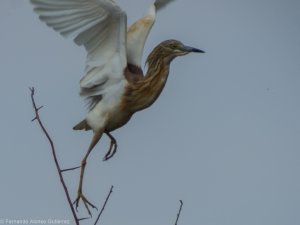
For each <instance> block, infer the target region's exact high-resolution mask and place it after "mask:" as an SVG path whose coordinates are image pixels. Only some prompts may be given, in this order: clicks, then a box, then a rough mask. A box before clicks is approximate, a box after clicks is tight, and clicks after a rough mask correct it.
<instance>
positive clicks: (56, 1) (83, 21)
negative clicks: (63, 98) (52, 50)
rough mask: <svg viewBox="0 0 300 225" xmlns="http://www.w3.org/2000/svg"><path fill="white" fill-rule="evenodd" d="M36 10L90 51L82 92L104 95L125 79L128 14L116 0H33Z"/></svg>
mask: <svg viewBox="0 0 300 225" xmlns="http://www.w3.org/2000/svg"><path fill="white" fill-rule="evenodd" d="M31 3H32V4H33V5H34V10H35V12H36V13H37V14H38V15H39V16H40V19H41V20H42V21H44V22H45V23H46V24H47V25H48V26H50V27H52V28H53V29H54V30H56V31H58V32H59V33H60V34H61V35H62V36H64V37H70V36H71V37H73V38H74V42H75V43H76V44H77V45H83V46H84V47H85V49H86V51H87V59H86V63H87V65H86V75H85V76H84V77H83V78H82V79H81V81H80V87H81V93H80V94H81V95H82V96H87V97H88V96H94V95H101V94H104V93H105V92H106V91H107V89H109V87H110V86H111V85H114V84H117V83H119V82H120V81H121V80H123V79H124V76H123V70H124V68H125V67H126V65H127V60H126V14H125V12H123V11H122V9H121V8H120V7H119V6H118V5H117V4H116V3H115V2H114V1H113V0H31Z"/></svg>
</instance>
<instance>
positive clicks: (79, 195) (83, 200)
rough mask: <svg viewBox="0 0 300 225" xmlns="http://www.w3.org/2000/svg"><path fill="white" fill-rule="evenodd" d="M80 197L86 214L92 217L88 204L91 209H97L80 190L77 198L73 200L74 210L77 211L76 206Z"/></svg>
mask: <svg viewBox="0 0 300 225" xmlns="http://www.w3.org/2000/svg"><path fill="white" fill-rule="evenodd" d="M80 199H81V200H82V202H83V204H84V206H85V208H86V210H87V211H88V214H89V215H90V217H92V213H91V210H90V208H89V206H90V207H92V208H93V209H96V210H98V209H97V207H96V206H94V205H93V204H92V203H91V202H90V201H89V200H87V198H86V197H85V196H84V195H83V194H82V193H81V192H78V195H77V198H76V199H75V201H74V202H73V205H75V208H76V211H78V210H77V208H78V206H79V202H80Z"/></svg>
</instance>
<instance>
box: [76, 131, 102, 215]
mask: <svg viewBox="0 0 300 225" xmlns="http://www.w3.org/2000/svg"><path fill="white" fill-rule="evenodd" d="M102 134H103V132H102V131H101V132H95V133H94V136H93V139H92V142H91V144H90V146H89V148H88V151H87V153H86V154H85V156H84V158H83V159H82V161H81V170H80V179H79V186H78V191H77V198H76V200H75V201H74V202H73V204H75V206H76V210H77V208H78V205H79V201H80V199H81V200H82V201H83V203H84V206H85V208H86V210H87V211H88V213H89V215H90V216H91V217H92V213H91V211H90V209H89V206H91V207H92V208H95V209H97V208H96V206H94V205H93V204H92V203H90V202H89V201H88V200H87V198H86V197H85V196H84V195H83V194H82V184H83V176H84V170H85V166H86V160H87V158H88V156H89V154H90V153H91V151H92V150H93V148H94V147H95V145H96V144H97V143H98V141H99V140H100V138H101V136H102Z"/></svg>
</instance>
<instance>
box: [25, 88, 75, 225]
mask: <svg viewBox="0 0 300 225" xmlns="http://www.w3.org/2000/svg"><path fill="white" fill-rule="evenodd" d="M29 90H30V92H31V102H32V106H33V109H34V112H35V118H34V119H33V120H32V121H35V120H37V122H38V124H39V126H40V127H41V129H42V131H43V133H44V134H45V136H46V137H47V139H48V141H49V143H50V145H51V150H52V155H53V159H54V162H55V166H56V169H57V172H58V175H59V178H60V182H61V184H62V186H63V189H64V192H65V195H66V198H67V201H68V203H69V207H70V209H71V211H72V215H73V217H74V220H75V223H76V225H79V219H78V218H77V215H76V212H75V210H74V208H73V205H72V201H71V198H70V194H69V191H68V188H67V186H66V183H65V181H64V178H63V175H62V170H61V169H60V166H59V163H58V160H57V156H56V151H55V147H54V143H53V141H52V139H51V137H50V135H49V133H48V132H47V130H46V128H45V127H44V125H43V123H42V121H41V118H40V115H39V110H40V109H41V108H42V106H41V107H37V106H36V103H35V99H34V94H35V89H34V87H32V88H29Z"/></svg>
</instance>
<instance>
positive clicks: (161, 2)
mask: <svg viewBox="0 0 300 225" xmlns="http://www.w3.org/2000/svg"><path fill="white" fill-rule="evenodd" d="M174 1H175V0H156V1H155V2H154V5H155V8H156V10H160V9H162V8H164V7H165V6H167V5H168V4H169V3H171V2H174Z"/></svg>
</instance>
